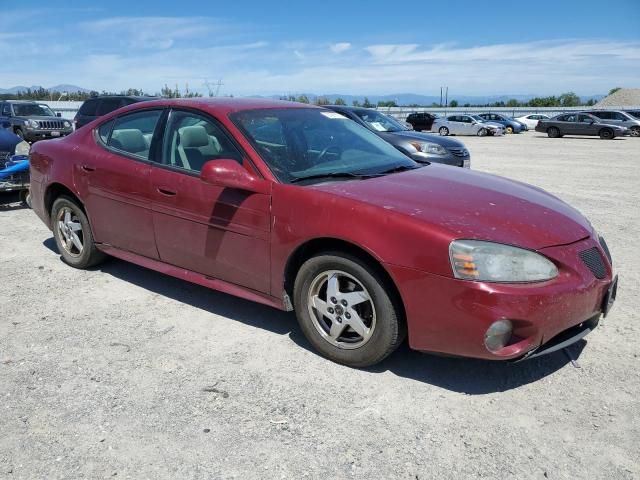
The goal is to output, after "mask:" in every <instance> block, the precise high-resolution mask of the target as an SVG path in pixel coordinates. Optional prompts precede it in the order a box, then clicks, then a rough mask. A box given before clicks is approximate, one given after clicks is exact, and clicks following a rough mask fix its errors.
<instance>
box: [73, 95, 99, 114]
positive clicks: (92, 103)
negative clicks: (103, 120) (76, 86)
mask: <svg viewBox="0 0 640 480" xmlns="http://www.w3.org/2000/svg"><path fill="white" fill-rule="evenodd" d="M97 108H98V100H97V99H96V100H87V101H86V102H84V103H83V104H82V106H81V107H80V110H78V113H79V114H80V115H88V116H91V117H94V116H95V115H96V109H97Z"/></svg>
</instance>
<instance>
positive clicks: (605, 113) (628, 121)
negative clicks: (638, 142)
mask: <svg viewBox="0 0 640 480" xmlns="http://www.w3.org/2000/svg"><path fill="white" fill-rule="evenodd" d="M586 113H588V114H589V115H593V116H594V117H597V118H599V119H600V121H601V122H603V123H608V124H610V125H618V126H619V127H625V128H628V129H629V135H631V136H632V137H640V118H635V117H633V116H632V115H630V114H629V113H627V112H622V111H619V110H588V111H587V112H586Z"/></svg>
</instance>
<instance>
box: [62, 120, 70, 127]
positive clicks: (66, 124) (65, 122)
mask: <svg viewBox="0 0 640 480" xmlns="http://www.w3.org/2000/svg"><path fill="white" fill-rule="evenodd" d="M62 124H63V125H64V128H69V127H71V123H69V122H68V121H67V120H65V121H64V122H62Z"/></svg>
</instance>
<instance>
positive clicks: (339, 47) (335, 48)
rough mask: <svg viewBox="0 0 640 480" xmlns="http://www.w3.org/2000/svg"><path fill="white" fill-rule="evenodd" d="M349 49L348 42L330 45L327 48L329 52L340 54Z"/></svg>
mask: <svg viewBox="0 0 640 480" xmlns="http://www.w3.org/2000/svg"><path fill="white" fill-rule="evenodd" d="M350 48H351V44H350V43H349V42H339V43H334V44H333V45H331V46H330V47H329V50H331V51H332V52H333V53H342V52H346V51H347V50H349V49H350Z"/></svg>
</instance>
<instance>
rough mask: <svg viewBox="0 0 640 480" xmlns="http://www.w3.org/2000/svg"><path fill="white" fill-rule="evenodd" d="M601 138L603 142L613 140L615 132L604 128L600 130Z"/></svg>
mask: <svg viewBox="0 0 640 480" xmlns="http://www.w3.org/2000/svg"><path fill="white" fill-rule="evenodd" d="M600 138H601V139H603V140H611V139H612V138H613V130H611V129H610V128H603V129H602V130H600Z"/></svg>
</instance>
